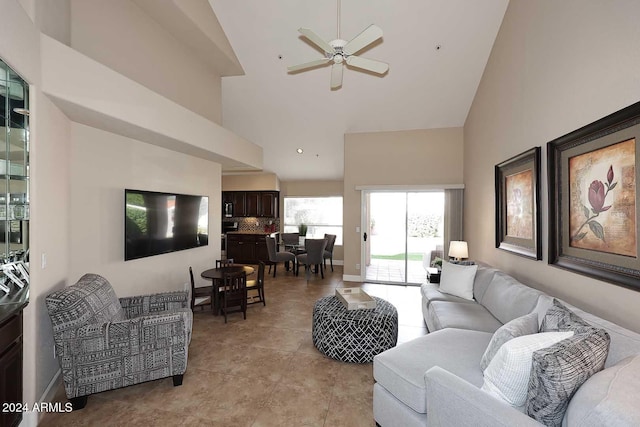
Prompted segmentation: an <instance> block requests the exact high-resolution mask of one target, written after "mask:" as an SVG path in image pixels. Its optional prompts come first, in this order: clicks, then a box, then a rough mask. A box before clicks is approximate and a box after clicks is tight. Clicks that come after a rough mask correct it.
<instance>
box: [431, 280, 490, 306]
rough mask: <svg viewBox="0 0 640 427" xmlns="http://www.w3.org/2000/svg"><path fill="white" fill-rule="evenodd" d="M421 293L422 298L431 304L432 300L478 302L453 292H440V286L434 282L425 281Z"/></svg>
mask: <svg viewBox="0 0 640 427" xmlns="http://www.w3.org/2000/svg"><path fill="white" fill-rule="evenodd" d="M420 293H421V294H422V298H423V299H424V300H426V301H427V305H429V304H431V302H432V301H449V302H460V303H466V304H477V303H476V302H475V301H473V300H468V299H464V298H460V297H457V296H455V295H451V294H445V293H444V292H440V286H438V285H437V284H433V283H425V284H423V285H422V286H421V287H420Z"/></svg>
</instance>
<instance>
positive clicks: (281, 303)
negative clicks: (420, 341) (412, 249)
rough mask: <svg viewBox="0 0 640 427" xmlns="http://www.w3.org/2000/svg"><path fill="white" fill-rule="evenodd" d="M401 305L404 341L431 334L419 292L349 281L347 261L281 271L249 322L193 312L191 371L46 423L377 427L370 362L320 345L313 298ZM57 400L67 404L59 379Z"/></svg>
mask: <svg viewBox="0 0 640 427" xmlns="http://www.w3.org/2000/svg"><path fill="white" fill-rule="evenodd" d="M359 286H362V287H363V288H364V289H366V290H367V292H370V293H371V294H373V295H375V296H379V297H381V298H384V299H386V300H388V301H390V302H392V303H393V304H394V305H395V306H396V308H397V309H398V311H399V314H400V322H399V342H404V341H406V340H409V339H413V338H415V337H417V336H420V335H423V334H425V333H426V328H425V327H424V322H423V321H422V314H421V308H420V294H419V289H418V288H411V287H403V286H387V285H378V284H361V283H351V282H346V283H344V282H343V281H342V267H341V266H336V267H335V272H333V273H331V272H330V271H329V272H327V273H326V276H325V279H324V280H322V279H320V277H319V276H317V277H316V276H312V278H311V280H310V281H309V283H307V282H306V280H305V278H304V275H301V276H300V277H295V276H293V275H292V274H290V273H289V274H285V273H283V271H282V270H279V271H278V277H277V278H276V279H273V277H271V276H269V277H267V278H266V282H265V292H266V299H267V305H266V306H263V305H261V304H254V305H251V306H249V307H248V309H247V319H246V320H244V319H243V318H242V315H241V314H236V313H234V314H230V315H229V319H228V323H226V324H225V323H224V317H223V316H214V315H213V314H212V312H211V311H210V310H204V311H202V312H196V313H194V320H193V334H192V338H191V344H190V346H189V359H188V367H187V372H186V374H185V377H184V381H183V384H182V386H179V387H173V382H172V380H171V378H165V379H162V380H158V381H151V382H148V383H144V384H138V385H135V386H130V387H126V388H123V389H119V390H112V391H108V392H104V393H99V394H97V395H94V396H90V397H89V401H88V404H87V407H86V408H85V409H83V410H80V411H76V412H73V413H68V414H47V415H45V416H44V418H43V420H42V422H41V423H40V425H41V426H45V427H46V426H65V427H67V426H105V425H109V426H125V425H126V426H130V425H144V426H148V425H150V426H154V425H158V426H182V425H183V426H196V425H197V426H200V425H202V426H214V427H226V426H234V427H235V426H247V427H249V426H252V427H261V426H278V427H281V426H295V427H299V426H332V427H333V426H349V427H351V426H356V427H357V426H373V425H374V421H373V413H372V409H371V408H372V394H373V368H372V364H371V363H369V364H363V365H359V364H349V363H344V362H339V361H336V360H333V359H330V358H328V357H326V356H324V355H323V354H321V353H320V352H319V351H318V350H317V349H316V348H315V347H314V345H313V341H312V337H311V329H312V313H313V307H314V304H315V302H316V301H317V300H318V299H319V298H322V297H324V296H328V295H334V293H335V289H336V287H359ZM58 391H59V393H58V396H57V397H56V399H59V400H60V401H66V398H65V396H64V390H63V388H62V386H61V384H60V387H59V390H58Z"/></svg>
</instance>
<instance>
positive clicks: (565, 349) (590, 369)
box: [526, 316, 609, 427]
mask: <svg viewBox="0 0 640 427" xmlns="http://www.w3.org/2000/svg"><path fill="white" fill-rule="evenodd" d="M576 317H577V316H576ZM577 330H579V331H580V330H583V327H582V326H581V327H578V328H577ZM608 350H609V334H607V332H606V331H605V330H603V329H596V328H592V327H589V329H588V331H587V332H583V333H576V335H575V336H573V337H571V338H569V339H566V340H563V341H561V342H559V343H556V344H555V345H553V346H551V347H549V348H545V349H542V350H539V351H536V352H535V353H534V354H533V364H532V368H531V377H530V379H529V386H528V394H527V403H526V404H527V408H526V410H527V415H529V416H530V417H532V418H533V419H535V420H537V421H539V422H541V423H543V424H545V425H547V426H557V427H559V426H560V425H561V424H562V419H563V418H564V413H565V411H566V410H567V406H568V404H569V400H570V399H571V397H572V396H573V394H574V393H575V392H576V390H578V388H579V387H580V386H581V385H582V384H583V383H584V382H585V381H586V380H587V379H589V377H590V376H592V375H593V374H595V373H596V372H599V371H601V370H602V368H603V367H604V361H605V360H606V358H607V353H608Z"/></svg>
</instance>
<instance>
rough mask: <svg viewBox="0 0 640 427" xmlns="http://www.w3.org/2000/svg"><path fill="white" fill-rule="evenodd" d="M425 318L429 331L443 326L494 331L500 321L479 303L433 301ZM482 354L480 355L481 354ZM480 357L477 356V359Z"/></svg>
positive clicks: (499, 324)
mask: <svg viewBox="0 0 640 427" xmlns="http://www.w3.org/2000/svg"><path fill="white" fill-rule="evenodd" d="M427 314H428V316H427V318H426V319H425V320H426V322H427V327H428V328H429V330H430V331H437V330H440V329H443V328H459V329H472V330H475V331H484V332H490V333H492V334H493V333H494V332H495V331H496V330H498V328H499V327H500V326H502V323H500V322H499V321H498V320H497V319H496V318H495V317H493V316H492V315H491V313H489V311H488V310H487V309H486V308H484V307H483V306H482V305H480V304H460V303H457V302H448V301H433V302H432V303H431V304H430V305H429V307H428V313H427ZM481 356H482V355H481ZM479 360H480V358H478V361H479Z"/></svg>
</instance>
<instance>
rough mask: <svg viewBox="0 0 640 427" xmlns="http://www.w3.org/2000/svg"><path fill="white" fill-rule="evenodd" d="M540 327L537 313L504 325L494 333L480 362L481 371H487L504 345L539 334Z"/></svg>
mask: <svg viewBox="0 0 640 427" xmlns="http://www.w3.org/2000/svg"><path fill="white" fill-rule="evenodd" d="M539 326H540V325H538V314H537V313H529V314H525V315H524V316H522V317H518V318H515V319H513V320H512V321H510V322H507V323H505V324H504V325H502V326H501V327H500V328H499V329H498V330H497V331H495V332H494V333H493V337H491V341H489V345H488V346H487V349H486V350H485V351H484V354H483V355H482V360H480V369H482V370H483V371H484V370H485V369H487V366H489V363H490V362H491V359H493V357H494V356H495V355H496V353H497V352H498V350H500V347H502V346H503V345H504V343H506V342H507V341H510V340H512V339H514V338H517V337H521V336H523V335H531V334H537V333H538V327H539Z"/></svg>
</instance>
